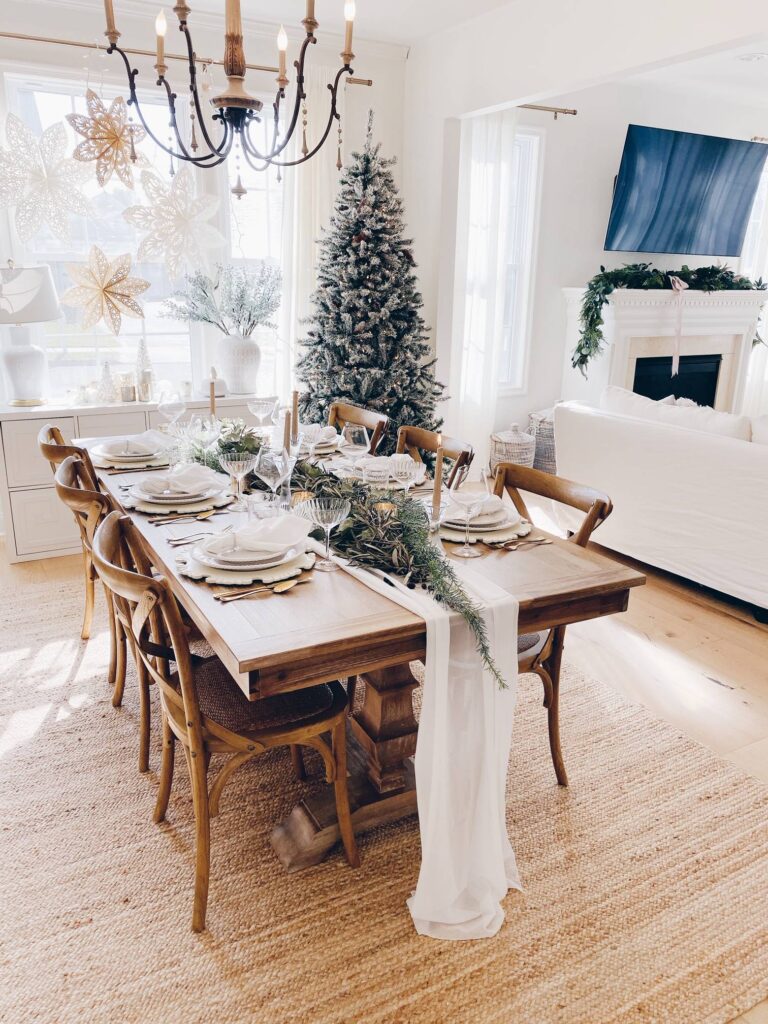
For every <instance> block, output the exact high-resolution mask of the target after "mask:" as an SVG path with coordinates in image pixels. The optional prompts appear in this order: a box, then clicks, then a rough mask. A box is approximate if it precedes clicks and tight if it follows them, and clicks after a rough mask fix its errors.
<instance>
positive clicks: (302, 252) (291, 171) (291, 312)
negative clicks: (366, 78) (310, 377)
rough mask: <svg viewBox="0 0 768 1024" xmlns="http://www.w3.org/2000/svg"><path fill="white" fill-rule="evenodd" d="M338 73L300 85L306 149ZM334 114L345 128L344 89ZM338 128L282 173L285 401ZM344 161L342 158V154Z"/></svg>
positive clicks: (298, 138)
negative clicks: (303, 98) (314, 152)
mask: <svg viewBox="0 0 768 1024" xmlns="http://www.w3.org/2000/svg"><path fill="white" fill-rule="evenodd" d="M336 71H337V68H330V67H322V66H319V67H318V66H314V67H312V68H311V69H309V70H308V72H307V73H306V77H305V82H304V90H305V92H306V94H307V121H308V125H307V145H308V146H309V148H310V150H311V149H312V148H313V147H314V146H315V145H317V143H318V142H319V141H320V137H321V135H322V133H323V131H324V130H325V126H326V124H327V122H328V114H329V111H330V99H331V96H330V91H329V90H328V84H329V83H330V82H332V81H333V77H334V75H335V74H336ZM338 109H339V112H340V114H341V119H342V120H341V123H342V127H343V126H344V86H343V83H342V85H341V87H340V88H339V98H338ZM301 122H302V119H301V115H300V116H299V123H298V127H297V130H296V135H295V137H294V139H293V141H292V143H291V146H289V152H290V156H289V159H292V160H294V159H296V158H297V157H298V156H299V155H300V154H301V144H302V131H301V128H302V124H301ZM337 128H338V122H337V121H335V120H334V123H333V126H332V127H331V131H330V133H329V136H328V139H327V140H326V142H325V145H324V146H323V147H322V149H321V150H320V152H319V153H317V155H316V156H314V157H312V159H311V160H308V161H307V163H305V164H301V165H300V166H298V167H295V168H293V167H292V168H287V169H286V170H285V172H284V173H285V181H284V188H285V200H284V203H283V254H282V266H283V304H282V312H281V323H280V339H281V346H280V354H279V360H278V367H277V384H278V389H279V393H280V394H281V395H287V394H288V393H289V392H290V391H291V389H292V388H293V386H294V367H295V365H296V359H297V355H298V342H299V340H300V339H301V338H302V337H304V336H305V335H306V332H307V326H306V325H303V324H302V321H303V320H304V319H305V318H306V317H307V316H308V315H309V313H310V310H311V305H310V297H311V295H312V292H313V291H314V289H315V284H316V280H317V274H316V268H317V258H318V245H317V242H318V239H319V238H320V234H321V229H322V228H324V227H327V226H328V222H329V220H330V216H331V212H332V210H333V202H334V199H335V197H336V188H337V186H338V181H339V173H340V172H339V171H338V169H337V167H336V153H337V146H336V144H337V139H338V134H337ZM342 156H343V154H342Z"/></svg>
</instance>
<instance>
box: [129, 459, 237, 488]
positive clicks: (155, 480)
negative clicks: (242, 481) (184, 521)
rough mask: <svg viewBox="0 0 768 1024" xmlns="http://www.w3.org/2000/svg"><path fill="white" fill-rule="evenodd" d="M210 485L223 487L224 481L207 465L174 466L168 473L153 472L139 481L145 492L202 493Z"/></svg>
mask: <svg viewBox="0 0 768 1024" xmlns="http://www.w3.org/2000/svg"><path fill="white" fill-rule="evenodd" d="M211 487H220V488H221V489H222V490H223V488H224V481H223V480H222V478H221V476H220V475H219V474H218V473H215V472H214V471H213V470H212V469H209V468H208V467H207V466H197V465H190V466H175V467H174V468H173V469H172V470H171V471H170V473H153V474H152V476H149V477H147V479H146V480H142V481H141V489H142V490H143V491H144V492H145V493H146V494H166V493H167V492H168V491H171V492H172V493H174V494H202V492H203V491H207V490H208V489H209V488H211Z"/></svg>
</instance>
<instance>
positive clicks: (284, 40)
mask: <svg viewBox="0 0 768 1024" xmlns="http://www.w3.org/2000/svg"><path fill="white" fill-rule="evenodd" d="M287 49H288V36H287V34H286V31H285V28H284V27H283V26H282V25H281V26H280V31H279V32H278V33H277V56H278V62H279V65H280V67H279V73H278V79H277V81H278V83H279V84H280V85H282V83H283V82H287V81H288V77H287V75H286V73H285V52H286V50H287Z"/></svg>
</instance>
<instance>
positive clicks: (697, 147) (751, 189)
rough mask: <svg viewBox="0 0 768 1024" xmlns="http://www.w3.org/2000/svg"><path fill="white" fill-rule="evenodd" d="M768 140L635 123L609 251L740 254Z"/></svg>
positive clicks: (626, 152) (618, 187) (626, 150)
mask: <svg viewBox="0 0 768 1024" xmlns="http://www.w3.org/2000/svg"><path fill="white" fill-rule="evenodd" d="M767 155H768V146H766V145H764V144H763V143H760V142H742V141H740V140H738V139H721V138H717V137H715V136H712V135H694V134H692V133H691V132H674V131H668V130H667V129H665V128H646V127H644V126H642V125H637V124H631V125H630V126H629V128H628V130H627V138H626V141H625V143H624V153H623V155H622V158H621V167H620V169H619V176H618V178H617V180H616V188H615V190H614V194H613V206H612V208H611V218H610V220H609V222H608V232H607V234H606V238H605V248H606V250H612V251H619V252H643V253H662V252H670V253H688V254H690V255H697V256H740V255H741V249H742V246H743V245H744V235H745V233H746V230H747V222H748V221H749V215H750V212H751V210H752V204H753V202H754V199H755V193H756V192H757V187H758V184H759V182H760V175H761V174H762V171H763V165H764V163H765V158H766V156H767Z"/></svg>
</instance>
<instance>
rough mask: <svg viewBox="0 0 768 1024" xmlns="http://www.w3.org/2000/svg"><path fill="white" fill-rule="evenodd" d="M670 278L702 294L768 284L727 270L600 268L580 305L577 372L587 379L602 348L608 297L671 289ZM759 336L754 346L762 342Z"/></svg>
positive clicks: (574, 359) (641, 266) (634, 265)
mask: <svg viewBox="0 0 768 1024" xmlns="http://www.w3.org/2000/svg"><path fill="white" fill-rule="evenodd" d="M670 277H679V278H680V280H681V281H685V283H686V284H687V285H688V287H689V288H693V289H695V290H696V291H701V292H727V291H742V292H743V291H752V290H754V291H764V290H765V289H766V288H768V284H767V283H766V282H765V281H763V280H762V278H758V279H757V280H756V281H751V280H750V279H749V278H748V277H742V276H741V275H740V274H735V273H734V272H733V271H732V270H729V269H728V267H697V268H696V269H695V270H691V268H690V267H681V269H680V270H657V269H656V268H655V267H653V266H652V265H651V264H650V263H627V264H625V265H624V266H623V267H621V268H620V269H618V270H606V269H605V267H600V273H599V274H595V276H594V277H593V278H592V280H591V281H590V282H589V284H588V285H587V291H586V293H585V295H584V301H583V302H582V305H581V313H580V314H579V322H580V323H581V334H580V336H579V343H578V345H577V346H576V348H575V349H574V350H573V355H572V357H571V362H572V364H573V367H574V369H579V370H581V372H582V373H583V374H584V376H585V377H586V375H587V372H586V368H587V364H588V363H589V361H590V359H592V358H593V357H594V356H596V355H599V354H600V352H601V351H602V348H603V341H604V340H605V339H604V338H603V306H604V305H605V304H606V302H607V301H608V296H609V295H610V294H611V292H613V291H615V290H616V288H645V289H647V290H648V291H653V290H660V289H664V288H666V289H667V290H670V291H671V290H672V283H671V282H670ZM761 341H762V338H761V337H760V335H756V337H755V343H758V342H761Z"/></svg>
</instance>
